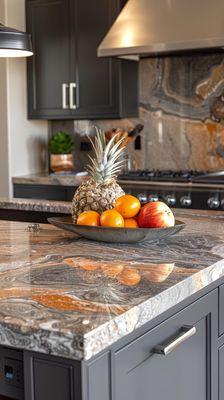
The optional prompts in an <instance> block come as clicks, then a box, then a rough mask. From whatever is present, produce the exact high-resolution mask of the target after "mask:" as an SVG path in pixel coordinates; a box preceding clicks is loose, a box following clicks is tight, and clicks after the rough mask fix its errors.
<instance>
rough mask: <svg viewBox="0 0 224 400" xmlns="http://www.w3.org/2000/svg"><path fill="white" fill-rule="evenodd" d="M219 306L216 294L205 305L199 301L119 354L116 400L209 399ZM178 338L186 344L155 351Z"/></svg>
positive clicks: (115, 367) (172, 343) (115, 368)
mask: <svg viewBox="0 0 224 400" xmlns="http://www.w3.org/2000/svg"><path fill="white" fill-rule="evenodd" d="M208 300H209V301H208ZM216 309H217V297H216V294H215V293H213V294H212V295H210V296H209V298H207V299H206V300H204V303H203V304H202V303H201V305H200V304H199V303H198V304H197V303H195V305H193V306H191V307H189V308H187V309H186V310H184V311H182V312H180V313H179V314H177V315H176V316H174V317H172V318H170V319H169V320H168V321H165V322H164V323H163V324H161V325H159V326H158V327H156V328H155V329H153V330H152V331H150V332H148V333H146V334H145V335H143V336H142V337H140V338H138V339H137V340H135V341H134V342H133V343H131V344H129V345H128V346H126V347H125V348H123V349H121V350H119V351H118V352H116V353H115V361H114V371H115V399H116V400H123V399H129V400H137V399H141V400H148V399H149V398H151V399H152V400H160V399H161V400H162V399H167V400H172V399H181V400H189V399H195V400H196V399H197V400H207V399H210V397H209V393H210V389H211V387H212V381H211V373H210V372H209V371H211V354H212V352H217V350H216V349H215V345H214V343H215V336H214V333H217V331H214V330H213V329H212V323H213V322H214V323H215V324H216V321H217V318H216V316H215V314H216ZM213 313H214V314H213ZM213 316H214V319H213ZM183 328H184V329H183ZM194 330H195V333H194V334H193V335H192V336H190V335H189V336H190V337H187V334H188V333H190V334H192V332H193V331H194ZM184 335H185V336H184ZM177 337H181V338H182V340H183V342H182V343H181V341H180V343H179V345H178V346H177V347H176V348H175V347H174V348H173V350H172V351H171V352H170V353H169V354H167V355H163V354H157V353H155V350H156V348H157V346H158V345H164V346H165V347H166V348H167V346H168V345H171V346H172V345H174V344H175V340H176V339H177ZM213 355H214V354H213Z"/></svg>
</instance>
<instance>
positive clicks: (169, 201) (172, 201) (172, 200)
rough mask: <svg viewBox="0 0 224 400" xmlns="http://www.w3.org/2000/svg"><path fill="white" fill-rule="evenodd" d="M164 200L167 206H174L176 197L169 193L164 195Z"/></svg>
mask: <svg viewBox="0 0 224 400" xmlns="http://www.w3.org/2000/svg"><path fill="white" fill-rule="evenodd" d="M165 202H166V203H167V205H168V206H171V207H172V206H175V204H176V198H175V196H172V195H171V194H168V195H167V196H166V197H165Z"/></svg>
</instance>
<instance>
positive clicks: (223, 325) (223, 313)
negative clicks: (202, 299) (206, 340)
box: [219, 284, 224, 336]
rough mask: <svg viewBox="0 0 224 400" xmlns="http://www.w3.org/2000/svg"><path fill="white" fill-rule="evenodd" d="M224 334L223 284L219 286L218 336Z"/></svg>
mask: <svg viewBox="0 0 224 400" xmlns="http://www.w3.org/2000/svg"><path fill="white" fill-rule="evenodd" d="M223 333H224V284H223V285H221V286H219V336H221V335H222V334H223Z"/></svg>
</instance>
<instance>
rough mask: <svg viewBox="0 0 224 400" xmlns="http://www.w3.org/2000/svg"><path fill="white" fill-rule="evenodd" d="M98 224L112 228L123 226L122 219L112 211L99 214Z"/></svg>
mask: <svg viewBox="0 0 224 400" xmlns="http://www.w3.org/2000/svg"><path fill="white" fill-rule="evenodd" d="M100 224H101V225H102V226H109V227H112V228H122V227H123V226H124V218H123V217H122V216H121V214H119V212H118V211H116V210H114V209H112V210H107V211H104V212H103V213H102V214H101V217H100Z"/></svg>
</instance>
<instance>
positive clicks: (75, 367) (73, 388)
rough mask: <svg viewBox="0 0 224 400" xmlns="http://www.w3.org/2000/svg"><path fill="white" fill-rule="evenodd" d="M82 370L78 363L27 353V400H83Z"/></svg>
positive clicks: (25, 369) (25, 355)
mask: <svg viewBox="0 0 224 400" xmlns="http://www.w3.org/2000/svg"><path fill="white" fill-rule="evenodd" d="M80 369H81V366H80V363H79V362H78V361H70V360H67V359H63V358H58V357H52V356H46V355H44V354H37V353H30V352H25V354H24V378H25V379H24V381H25V400H81V375H80V374H81V372H80ZM0 400H1V399H0Z"/></svg>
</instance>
